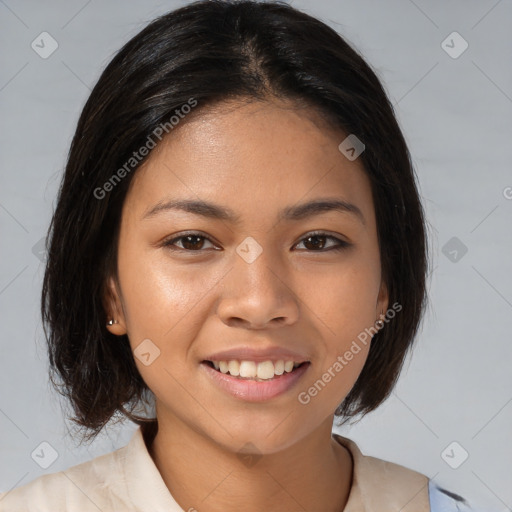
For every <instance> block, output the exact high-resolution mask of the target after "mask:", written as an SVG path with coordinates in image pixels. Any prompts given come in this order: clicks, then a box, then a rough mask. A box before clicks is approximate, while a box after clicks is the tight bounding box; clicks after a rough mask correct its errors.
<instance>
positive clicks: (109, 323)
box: [107, 318, 119, 325]
mask: <svg viewBox="0 0 512 512" xmlns="http://www.w3.org/2000/svg"><path fill="white" fill-rule="evenodd" d="M118 323H119V322H118V321H117V320H114V319H113V318H112V319H111V320H109V321H108V322H107V325H114V324H118Z"/></svg>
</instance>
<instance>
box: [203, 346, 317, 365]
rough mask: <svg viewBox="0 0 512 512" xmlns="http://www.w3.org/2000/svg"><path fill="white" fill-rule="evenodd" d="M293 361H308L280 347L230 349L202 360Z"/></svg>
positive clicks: (304, 357) (300, 355) (302, 356)
mask: <svg viewBox="0 0 512 512" xmlns="http://www.w3.org/2000/svg"><path fill="white" fill-rule="evenodd" d="M235 359H236V360H239V361H255V362H256V361H257V362H262V361H272V362H276V361H281V360H282V361H294V362H295V363H303V362H306V361H309V360H308V358H307V357H306V356H304V355H302V354H300V353H298V352H295V351H293V350H288V349H285V348H282V347H269V348H266V349H256V348H252V347H238V348H230V349H228V350H223V351H220V352H215V353H214V354H210V355H209V356H207V357H205V358H204V361H233V360H235Z"/></svg>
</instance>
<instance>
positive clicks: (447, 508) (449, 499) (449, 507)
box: [428, 480, 473, 512]
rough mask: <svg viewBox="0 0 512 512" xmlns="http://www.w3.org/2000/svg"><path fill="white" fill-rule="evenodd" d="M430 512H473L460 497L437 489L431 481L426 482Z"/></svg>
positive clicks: (439, 488)
mask: <svg viewBox="0 0 512 512" xmlns="http://www.w3.org/2000/svg"><path fill="white" fill-rule="evenodd" d="M428 495H429V499H430V512H466V511H467V512H469V511H471V510H473V509H472V508H470V507H469V506H468V503H467V502H466V501H465V500H464V498H462V497H461V496H458V495H456V494H455V493H452V492H450V491H448V490H446V489H442V488H441V487H439V486H438V485H437V484H436V483H435V482H434V481H433V480H429V482H428Z"/></svg>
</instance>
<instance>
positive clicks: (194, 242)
mask: <svg viewBox="0 0 512 512" xmlns="http://www.w3.org/2000/svg"><path fill="white" fill-rule="evenodd" d="M326 240H331V241H334V243H335V245H334V246H332V245H331V247H327V248H326V247H325V246H326V242H325V241H326ZM205 242H208V243H210V244H211V246H212V248H214V249H217V250H218V247H216V246H215V245H214V244H213V243H212V241H211V240H210V239H209V238H208V237H206V236H204V235H202V234H201V233H197V232H190V233H185V234H182V235H180V236H178V237H174V238H172V239H169V240H166V241H164V242H163V243H162V246H164V247H167V248H168V249H170V250H171V251H189V252H190V251H191V252H201V250H202V249H204V248H205V247H204V244H205ZM177 243H181V247H180V246H178V245H177ZM301 243H303V244H304V246H305V247H306V249H307V250H308V252H326V251H340V250H343V249H345V248H347V247H349V246H350V245H351V244H349V243H348V242H345V241H344V240H340V239H339V238H337V237H335V236H332V235H329V234H328V233H324V232H322V231H316V232H313V233H309V234H308V236H307V237H305V238H303V239H302V240H301V242H300V243H299V244H296V246H295V247H297V246H298V245H300V244H301Z"/></svg>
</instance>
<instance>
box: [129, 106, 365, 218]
mask: <svg viewBox="0 0 512 512" xmlns="http://www.w3.org/2000/svg"><path fill="white" fill-rule="evenodd" d="M346 136H347V134H346V133H344V132H343V131H342V130H339V129H336V128H334V127H333V126H332V125H330V124H328V123H327V122H326V121H325V120H324V119H323V118H322V117H321V116H320V115H319V114H318V113H317V112H316V111H314V110H313V109H311V108H304V107H298V106H297V105H294V104H291V103H284V102H282V103H276V102H252V103H247V102H239V101H238V102H235V101H231V102H225V103H221V104H218V105H216V106H215V107H214V108H211V109H203V111H199V112H195V113H194V115H193V116H190V118H189V119H187V118H185V119H184V120H183V122H182V123H181V125H179V126H178V127H177V129H176V130H173V131H172V132H171V133H170V134H169V135H168V136H167V137H166V138H164V139H163V140H162V141H161V142H160V143H159V144H158V145H157V147H156V148H155V149H154V150H153V152H152V154H151V155H150V156H149V158H148V159H147V160H146V161H145V162H144V164H143V165H142V166H141V168H140V169H138V170H137V172H136V174H135V176H134V177H133V181H132V184H131V186H130V190H129V193H128V196H127V198H126V203H129V204H130V211H131V212H134V213H135V212H137V214H138V218H139V219H140V218H141V217H142V216H143V215H144V214H145V213H147V212H148V211H149V209H150V208H151V207H153V206H154V205H155V204H156V203H158V202H161V201H162V200H165V199H171V198H172V199H187V200H196V199H203V200H209V201H210V202H215V203H220V204H225V205H229V206H230V210H234V211H236V212H237V213H239V217H240V218H243V217H244V215H247V216H251V217H254V215H255V212H256V213H257V215H258V216H260V217H263V216H265V215H266V214H267V213H268V214H269V215H271V214H272V212H274V213H277V211H278V210H282V207H283V206H284V205H286V206H288V205H291V204H296V203H297V202H305V201H307V200H311V199H314V198H317V197H325V196H327V195H328V196H330V197H333V196H336V197H338V198H339V199H342V200H345V201H346V202H349V201H350V202H351V203H354V202H357V203H358V206H359V208H360V209H361V210H363V211H364V210H366V212H365V217H371V216H372V215H373V204H372V197H371V190H370V182H369V179H368V177H367V175H366V172H365V171H364V167H363V165H362V163H361V162H360V160H357V159H356V160H354V161H350V160H348V159H347V158H346V157H345V156H344V155H343V154H342V153H341V152H340V151H339V149H338V146H339V144H340V143H341V142H342V141H343V140H344V138H345V137H346Z"/></svg>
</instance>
